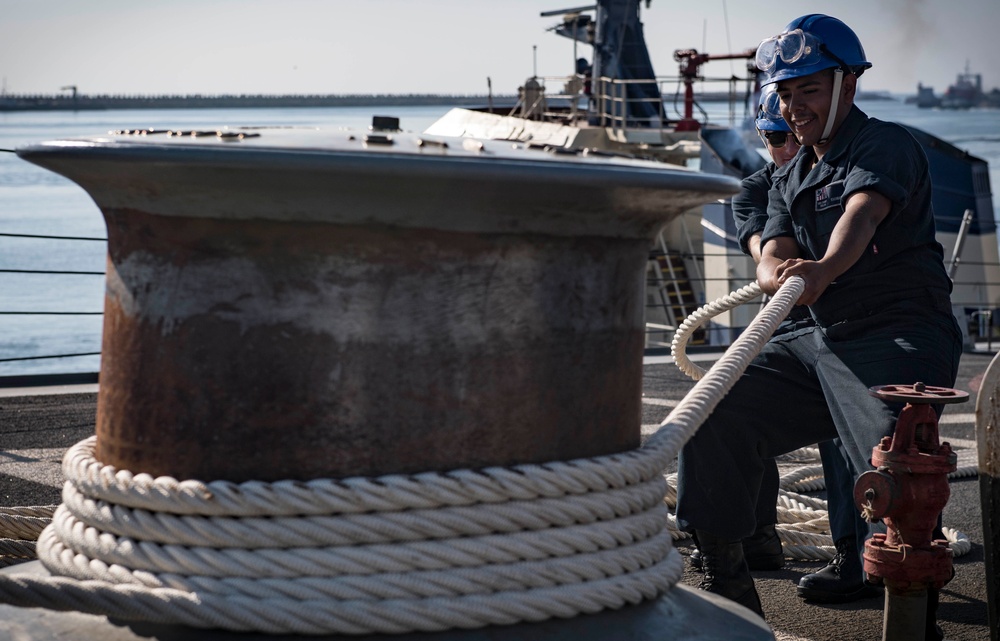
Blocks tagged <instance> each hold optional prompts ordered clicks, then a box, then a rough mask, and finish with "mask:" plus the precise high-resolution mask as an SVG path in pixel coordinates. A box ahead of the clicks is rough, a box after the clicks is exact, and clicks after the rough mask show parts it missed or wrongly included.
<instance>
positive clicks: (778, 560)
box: [688, 525, 785, 571]
mask: <svg viewBox="0 0 1000 641" xmlns="http://www.w3.org/2000/svg"><path fill="white" fill-rule="evenodd" d="M743 557H744V558H745V559H746V560H747V567H749V568H750V569H751V570H755V571H756V570H780V569H781V568H783V567H785V553H784V550H783V549H782V547H781V539H779V538H778V532H777V531H776V530H775V529H774V525H762V526H760V527H758V528H757V531H756V532H754V533H753V534H751V535H750V536H748V537H747V538H745V539H743ZM688 560H689V562H690V563H691V567H693V568H695V569H696V570H701V565H702V563H701V550H700V549H698V548H697V547H696V548H695V549H694V552H692V553H691V556H690V557H688Z"/></svg>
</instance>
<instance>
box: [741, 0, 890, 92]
mask: <svg viewBox="0 0 1000 641" xmlns="http://www.w3.org/2000/svg"><path fill="white" fill-rule="evenodd" d="M756 63H757V68H758V69H760V70H761V71H763V72H764V74H765V75H766V79H765V81H764V82H766V83H775V82H780V81H782V80H786V79H789V78H800V77H802V76H808V75H810V74H813V73H816V72H817V71H822V70H823V69H829V68H831V67H837V68H840V69H843V70H844V71H845V72H847V73H853V74H854V75H857V76H860V75H861V74H862V73H863V72H864V71H865V69H869V68H871V66H872V63H870V62H868V60H867V58H866V57H865V50H864V48H863V47H862V46H861V41H860V40H859V39H858V36H857V35H856V34H855V33H854V31H853V30H852V29H851V28H850V27H848V26H847V25H846V24H844V23H843V22H841V21H840V20H838V19H837V18H833V17H831V16H827V15H823V14H821V13H812V14H809V15H806V16H802V17H801V18H796V19H795V20H792V21H791V22H790V23H788V26H786V27H785V30H784V32H782V33H780V34H778V35H776V36H772V37H770V38H767V39H766V40H764V41H762V42H761V43H760V45H759V46H758V47H757V56H756Z"/></svg>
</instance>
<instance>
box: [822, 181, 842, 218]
mask: <svg viewBox="0 0 1000 641" xmlns="http://www.w3.org/2000/svg"><path fill="white" fill-rule="evenodd" d="M843 196H844V181H843V180H838V181H837V182H833V183H830V184H829V185H826V186H824V187H820V188H819V189H817V190H816V211H823V210H825V209H831V208H833V207H839V206H840V200H841V199H842V198H843Z"/></svg>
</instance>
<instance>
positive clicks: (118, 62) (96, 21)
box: [0, 0, 1000, 94]
mask: <svg viewBox="0 0 1000 641" xmlns="http://www.w3.org/2000/svg"><path fill="white" fill-rule="evenodd" d="M584 4H586V3H585V2H583V0H552V1H549V0H532V1H529V0H494V1H490V2H488V1H486V0H159V1H157V0H0V78H2V79H3V83H4V84H3V87H4V88H5V89H6V91H7V92H9V93H48V94H52V93H58V92H59V90H60V87H62V86H65V85H77V86H78V87H79V91H80V92H81V93H87V94H96V93H124V94H161V93H162V94H192V93H202V94H219V93H272V94H279V93H317V94H329V93H334V94H343V93H456V94H484V93H485V92H486V78H487V76H490V77H491V78H492V80H493V90H494V92H495V93H501V94H502V93H506V94H510V93H514V92H515V91H516V88H517V86H518V85H519V84H521V83H523V81H524V79H525V78H526V77H528V76H530V75H531V74H532V64H533V54H532V47H533V46H534V45H537V61H538V62H537V64H538V73H539V75H543V76H544V75H553V76H554V75H564V74H567V73H570V72H571V64H572V59H573V43H572V41H570V40H568V39H565V38H561V37H559V36H555V35H553V34H551V33H546V31H545V30H546V28H547V27H550V26H553V25H555V24H556V23H557V22H558V20H559V18H542V17H539V13H540V12H541V11H544V10H551V9H561V8H567V7H576V6H581V5H584ZM763 7H768V9H767V10H765V9H763ZM814 12H818V13H828V14H830V15H834V16H837V17H838V18H840V19H842V20H843V21H844V22H846V23H847V24H848V25H850V26H851V27H852V28H853V29H854V30H855V31H856V32H857V33H858V35H859V36H860V38H861V41H862V43H863V44H864V47H865V50H866V52H867V54H868V58H869V60H871V61H872V62H873V63H874V65H875V66H874V68H873V69H872V70H871V71H869V72H868V73H867V74H866V75H865V77H864V78H863V82H862V88H864V89H866V90H879V89H885V90H889V91H893V92H899V93H914V92H915V89H916V85H917V82H918V81H922V82H923V83H924V84H928V85H931V86H933V87H934V88H935V90H936V91H937V92H938V93H941V92H943V91H944V89H945V88H947V86H948V85H949V84H951V83H952V82H954V80H955V75H956V74H957V73H959V72H960V71H962V70H963V69H964V67H965V64H966V60H968V61H969V63H970V64H971V69H972V71H973V72H978V73H982V74H983V82H984V85H985V88H986V89H992V88H993V87H997V86H1000V0H837V1H836V2H810V1H805V0H765V1H763V2H762V1H760V0H728V1H726V0H700V1H698V2H693V1H691V0H684V1H676V0H653V2H652V4H651V6H650V7H649V8H648V9H646V8H645V6H644V7H643V11H642V17H643V22H644V24H645V33H646V39H647V41H648V43H649V48H650V52H651V54H652V59H653V65H654V68H655V69H656V72H657V75H660V76H672V75H676V73H677V64H676V63H675V62H674V61H673V51H674V50H675V49H686V48H695V49H698V50H701V51H708V52H709V53H713V54H714V53H727V52H730V51H734V52H735V51H742V50H744V49H748V48H751V47H755V46H756V45H757V43H758V42H759V41H760V40H761V39H762V38H764V37H767V36H770V35H773V34H775V33H777V32H779V31H781V29H782V27H783V26H784V25H785V24H786V23H788V22H789V21H790V20H792V19H793V18H795V17H797V16H799V15H801V14H804V13H814ZM727 13H728V20H727ZM587 49H588V48H587V47H583V46H581V49H580V52H581V54H583V55H585V56H586V57H587V58H589V57H590V54H589V51H588V50H587ZM741 64H742V63H741V62H732V63H730V62H715V63H712V64H710V65H708V66H707V67H704V68H703V73H705V74H706V75H709V76H713V77H728V76H729V75H730V73H731V72H732V71H735V72H737V73H740V71H741Z"/></svg>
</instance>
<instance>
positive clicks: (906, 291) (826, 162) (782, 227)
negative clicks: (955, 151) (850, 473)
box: [677, 107, 962, 541]
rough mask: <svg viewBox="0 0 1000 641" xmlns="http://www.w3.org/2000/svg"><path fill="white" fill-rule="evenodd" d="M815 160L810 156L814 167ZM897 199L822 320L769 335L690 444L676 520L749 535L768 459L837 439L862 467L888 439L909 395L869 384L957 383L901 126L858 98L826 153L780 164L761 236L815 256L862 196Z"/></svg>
mask: <svg viewBox="0 0 1000 641" xmlns="http://www.w3.org/2000/svg"><path fill="white" fill-rule="evenodd" d="M814 161H815V162H816V165H815V167H813V163H814ZM867 190H871V191H875V192H878V193H879V194H882V195H883V196H885V197H886V198H888V200H889V201H890V202H891V203H892V207H891V211H890V213H889V214H888V215H887V216H886V218H885V219H884V220H883V221H882V222H881V224H879V226H878V228H877V229H876V230H875V233H874V236H873V238H872V239H871V241H870V242H869V243H868V246H867V248H866V250H865V252H864V254H863V255H862V257H861V258H859V259H858V261H857V262H856V263H855V264H854V265H853V266H851V267H850V268H849V269H848V270H847V271H846V272H844V273H843V274H841V275H840V276H839V277H838V278H837V279H836V280H835V281H834V282H833V283H831V284H830V286H829V287H828V288H827V289H826V290H825V291H824V293H823V295H822V296H820V297H819V299H818V300H817V301H816V302H815V303H814V304H813V305H811V306H810V312H811V314H812V316H813V318H814V319H815V321H816V324H815V325H813V326H811V327H805V328H800V329H796V330H794V331H791V332H788V333H786V334H783V335H781V336H777V337H775V338H772V339H771V340H770V341H768V343H767V344H766V345H765V346H764V348H763V350H762V351H761V353H760V354H759V355H758V356H757V358H756V359H754V361H753V362H752V364H751V365H750V367H749V368H748V369H747V371H746V372H745V373H744V374H743V376H742V377H740V380H739V381H737V383H736V385H735V386H734V387H733V389H732V390H731V391H730V392H729V394H728V395H727V396H726V397H725V398H724V399H723V400H722V401H721V402H720V403H719V405H718V406H717V407H716V409H715V411H714V412H713V413H712V415H711V416H710V417H709V418H708V420H707V421H706V422H705V423H704V424H703V425H702V426H701V428H700V429H699V430H698V431H697V433H695V435H694V436H693V437H692V438H691V440H690V441H689V442H688V443H687V444H686V445H685V446H684V449H683V451H682V452H681V455H680V467H679V479H678V505H677V517H678V521H679V523H680V525H681V527H683V528H684V529H686V530H689V531H692V530H695V529H697V530H703V531H705V532H708V533H711V534H713V535H715V536H718V537H723V538H726V539H728V540H731V541H737V540H740V539H743V538H745V537H747V536H749V535H751V534H752V533H753V532H754V529H755V525H756V515H755V506H756V503H757V499H758V495H759V492H760V488H761V480H762V478H763V475H764V469H765V461H767V459H771V458H774V457H776V456H780V455H781V454H784V453H787V452H791V451H793V450H795V449H797V448H799V447H803V446H806V445H811V444H813V443H818V442H822V441H826V440H829V439H832V438H836V437H838V436H839V437H840V439H841V441H842V443H843V446H844V449H845V451H846V453H847V455H848V457H849V458H850V461H851V464H852V467H853V468H854V469H855V470H857V471H859V472H860V471H866V470H868V469H871V463H870V459H871V451H872V447H873V446H875V445H876V444H878V442H879V440H880V439H881V438H882V437H883V436H887V435H890V434H891V433H892V431H893V428H894V426H895V422H896V417H897V416H898V413H899V411H900V410H901V409H902V405H901V404H890V403H886V402H884V401H881V400H879V399H877V398H874V397H872V396H871V395H869V393H868V388H869V387H871V386H874V385H886V384H911V383H915V382H917V381H921V382H924V383H926V384H928V385H937V386H944V387H951V386H953V385H954V382H955V377H956V375H957V372H958V361H959V357H960V356H961V351H962V336H961V332H960V330H959V327H958V324H957V322H956V321H955V318H954V317H953V316H952V312H951V301H950V293H951V281H950V280H949V278H948V275H947V273H946V271H945V268H944V263H943V250H942V248H941V245H940V244H939V243H938V242H937V241H936V240H935V237H934V231H935V230H934V217H933V212H932V210H931V200H930V196H931V194H930V177H929V173H928V168H927V158H926V156H925V155H924V153H923V151H922V149H921V148H920V146H919V144H918V143H917V142H916V140H914V139H913V137H912V136H911V135H910V134H909V133H908V132H907V131H906V130H905V129H903V128H902V127H900V126H898V125H895V124H892V123H885V122H881V121H878V120H875V119H870V118H868V117H867V116H866V115H865V114H864V113H863V112H861V110H860V109H858V108H857V107H852V108H851V111H850V113H849V114H848V116H847V118H846V119H845V120H844V122H843V123H841V126H840V128H839V130H838V131H837V133H836V135H835V137H834V139H833V141H832V143H831V146H830V149H829V150H828V151H827V152H826V154H824V156H823V157H822V158H820V159H818V160H817V159H816V156H815V154H814V151H813V150H812V148H805V149H803V151H802V152H800V153H799V155H798V156H796V157H795V159H793V160H792V161H791V162H790V163H788V164H787V165H785V166H784V167H782V168H781V169H779V170H778V171H777V172H775V174H774V176H773V187H772V190H771V192H770V198H769V205H768V219H767V223H766V225H765V228H764V232H763V233H762V235H761V242H762V245H763V244H766V243H767V241H768V240H770V239H772V238H777V237H782V236H784V237H793V238H795V239H796V241H797V243H798V246H799V251H800V254H801V256H802V258H805V259H810V260H817V259H819V258H821V257H823V255H824V253H825V252H826V248H827V244H828V243H829V240H830V234H831V232H832V231H833V228H834V226H835V225H836V223H837V221H838V220H839V219H840V217H841V216H842V215H843V213H844V209H843V203H844V202H846V200H847V198H848V197H849V196H850V195H851V194H853V193H856V192H859V191H867Z"/></svg>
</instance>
